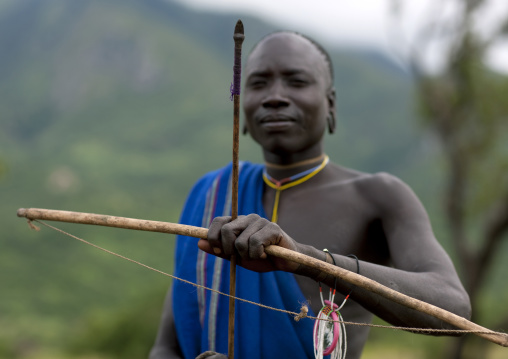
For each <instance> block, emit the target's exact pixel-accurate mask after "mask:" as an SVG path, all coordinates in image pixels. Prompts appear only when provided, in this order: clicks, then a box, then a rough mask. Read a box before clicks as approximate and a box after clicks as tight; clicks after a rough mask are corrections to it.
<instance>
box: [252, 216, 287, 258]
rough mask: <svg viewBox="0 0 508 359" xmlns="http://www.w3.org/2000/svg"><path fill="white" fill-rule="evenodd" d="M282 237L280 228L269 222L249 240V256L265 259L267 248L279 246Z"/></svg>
mask: <svg viewBox="0 0 508 359" xmlns="http://www.w3.org/2000/svg"><path fill="white" fill-rule="evenodd" d="M281 237H282V233H281V230H280V227H279V226H278V225H276V224H275V223H272V222H268V223H267V224H265V225H264V226H263V227H262V228H260V229H259V230H258V231H257V232H255V233H253V234H252V235H251V236H250V238H249V248H248V250H249V253H248V256H249V257H250V258H253V259H257V258H261V259H265V258H266V257H267V254H266V253H265V247H266V246H269V245H272V244H278V243H279V242H280V239H281Z"/></svg>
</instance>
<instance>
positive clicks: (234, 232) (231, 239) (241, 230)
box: [221, 214, 261, 256]
mask: <svg viewBox="0 0 508 359" xmlns="http://www.w3.org/2000/svg"><path fill="white" fill-rule="evenodd" d="M259 219H261V217H259V216H258V215H257V214H249V215H248V216H239V217H238V218H237V219H235V220H234V221H231V222H229V223H227V224H225V225H224V226H223V227H222V230H221V236H222V247H223V249H224V253H225V254H226V255H227V256H231V255H233V254H234V253H235V247H236V246H237V245H238V241H239V240H240V241H243V240H244V238H245V236H246V235H248V234H249V233H252V230H253V228H252V225H253V224H255V223H256V222H257V221H258V220H259ZM247 238H248V237H247ZM240 256H242V254H240Z"/></svg>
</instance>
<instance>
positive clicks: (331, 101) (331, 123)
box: [326, 87, 337, 134]
mask: <svg viewBox="0 0 508 359" xmlns="http://www.w3.org/2000/svg"><path fill="white" fill-rule="evenodd" d="M326 99H327V100H328V107H329V109H328V111H329V113H328V116H327V117H326V120H327V122H328V132H329V133H330V134H332V133H334V132H335V126H336V122H335V121H336V115H337V112H336V109H335V88H334V87H332V88H331V89H330V90H328V92H327V94H326Z"/></svg>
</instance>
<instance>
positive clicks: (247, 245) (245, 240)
mask: <svg viewBox="0 0 508 359" xmlns="http://www.w3.org/2000/svg"><path fill="white" fill-rule="evenodd" d="M270 245H277V246H281V247H284V248H287V249H291V250H294V251H298V244H297V243H296V242H295V241H294V240H293V239H292V238H291V237H289V236H288V235H287V234H286V233H285V232H284V231H283V230H282V229H281V228H280V227H279V226H278V225H277V224H275V223H273V222H270V221H268V220H267V219H265V218H262V217H260V216H258V215H257V214H249V215H248V216H239V217H238V218H237V219H235V220H234V221H232V220H231V217H216V218H215V219H214V220H213V221H212V224H211V225H210V228H209V229H208V239H206V240H204V239H201V240H200V241H199V242H198V247H199V249H201V250H203V251H205V252H207V253H210V254H214V255H216V256H218V257H221V258H225V259H229V258H230V257H231V256H232V255H233V254H236V255H237V261H238V264H239V265H241V266H242V267H244V268H246V269H250V270H253V271H256V272H268V271H274V270H282V271H287V272H294V271H295V270H296V269H297V268H298V266H299V264H297V263H294V262H291V261H287V260H284V259H281V258H275V257H270V256H268V255H267V254H266V252H265V247H267V246H270Z"/></svg>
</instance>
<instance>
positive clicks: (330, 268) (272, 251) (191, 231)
mask: <svg viewBox="0 0 508 359" xmlns="http://www.w3.org/2000/svg"><path fill="white" fill-rule="evenodd" d="M17 215H18V217H24V218H27V219H28V220H36V219H40V220H48V221H58V222H68V223H79V224H92V225H100V226H106V227H116V228H125V229H136V230H141V231H151V232H160V233H170V234H177V235H182V236H189V237H194V238H204V239H206V238H207V235H208V229H207V228H202V227H194V226H189V225H183V224H177V223H169V222H159V221H150V220H144V219H135V218H125V217H116V216H109V215H103V214H93V213H82V212H71V211H59V210H50V209H41V208H20V209H19V210H18V212H17ZM265 251H266V253H268V254H269V255H271V256H275V257H279V258H284V259H287V260H291V261H294V262H296V263H300V264H304V265H306V266H310V267H314V268H316V269H319V270H321V271H323V272H326V273H328V274H330V275H333V276H335V277H337V278H339V279H341V280H344V281H346V282H348V283H351V284H353V285H355V286H357V287H361V288H363V289H365V290H368V291H371V292H373V293H376V294H378V295H380V296H382V297H384V298H387V299H389V300H391V301H393V302H395V303H398V304H400V305H403V306H406V307H408V308H411V309H414V310H417V311H419V312H422V313H425V314H428V315H431V316H433V317H435V318H438V319H440V320H442V321H443V322H446V323H448V324H451V325H453V326H455V327H457V328H459V329H463V330H469V331H476V332H478V333H473V334H475V335H478V336H479V337H482V338H484V339H487V340H489V341H491V342H492V343H495V344H498V345H501V346H503V347H508V334H506V333H498V332H495V331H492V330H490V329H488V328H485V327H482V326H480V325H478V324H476V323H473V322H471V321H469V320H467V319H465V318H462V317H460V316H458V315H456V314H453V313H451V312H449V311H447V310H444V309H441V308H439V307H436V306H434V305H432V304H429V303H426V302H423V301H421V300H418V299H415V298H412V297H410V296H407V295H405V294H402V293H400V292H397V291H395V290H393V289H390V288H388V287H386V286H384V285H382V284H379V283H378V282H376V281H374V280H372V279H369V278H367V277H364V276H362V275H359V274H356V273H354V272H350V271H348V270H346V269H344V268H340V267H337V266H334V265H332V264H329V263H326V262H323V261H320V260H318V259H315V258H312V257H309V256H307V255H304V254H301V253H297V252H294V251H291V250H289V249H286V248H282V247H278V246H268V247H266V248H265Z"/></svg>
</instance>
